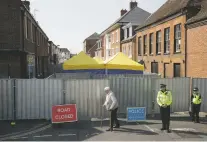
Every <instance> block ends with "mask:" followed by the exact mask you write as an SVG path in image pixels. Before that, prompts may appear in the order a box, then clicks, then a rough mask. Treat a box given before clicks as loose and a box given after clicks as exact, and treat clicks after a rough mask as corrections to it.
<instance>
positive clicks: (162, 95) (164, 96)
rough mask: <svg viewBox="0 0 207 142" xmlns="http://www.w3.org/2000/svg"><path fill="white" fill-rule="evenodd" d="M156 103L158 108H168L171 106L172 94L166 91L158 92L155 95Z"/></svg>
mask: <svg viewBox="0 0 207 142" xmlns="http://www.w3.org/2000/svg"><path fill="white" fill-rule="evenodd" d="M157 103H158V105H159V106H163V105H164V106H170V105H171V104H172V94H171V92H170V91H168V90H166V91H164V92H162V91H159V92H158V94H157Z"/></svg>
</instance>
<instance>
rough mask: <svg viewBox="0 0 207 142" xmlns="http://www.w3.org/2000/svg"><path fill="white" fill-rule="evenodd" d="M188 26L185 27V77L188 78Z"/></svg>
mask: <svg viewBox="0 0 207 142" xmlns="http://www.w3.org/2000/svg"><path fill="white" fill-rule="evenodd" d="M187 44H188V41H187V26H186V25H185V77H187Z"/></svg>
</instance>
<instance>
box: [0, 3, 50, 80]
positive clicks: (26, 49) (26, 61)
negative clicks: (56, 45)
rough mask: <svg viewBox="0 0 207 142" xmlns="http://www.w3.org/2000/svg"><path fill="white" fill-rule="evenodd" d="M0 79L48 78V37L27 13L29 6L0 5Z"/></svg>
mask: <svg viewBox="0 0 207 142" xmlns="http://www.w3.org/2000/svg"><path fill="white" fill-rule="evenodd" d="M0 13H1V14H0V19H1V21H0V68H1V70H0V77H1V78H8V77H9V78H34V77H46V76H47V75H48V55H49V52H48V37H47V35H46V34H45V33H44V31H43V30H42V29H41V27H40V26H39V24H38V22H37V21H36V20H35V19H34V17H33V16H32V15H31V13H30V3H29V2H28V1H21V0H10V1H8V0H1V1H0Z"/></svg>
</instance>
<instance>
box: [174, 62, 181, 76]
mask: <svg viewBox="0 0 207 142" xmlns="http://www.w3.org/2000/svg"><path fill="white" fill-rule="evenodd" d="M174 77H180V63H174Z"/></svg>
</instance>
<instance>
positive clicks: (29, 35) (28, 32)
mask: <svg viewBox="0 0 207 142" xmlns="http://www.w3.org/2000/svg"><path fill="white" fill-rule="evenodd" d="M27 39H31V21H30V20H29V18H27Z"/></svg>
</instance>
